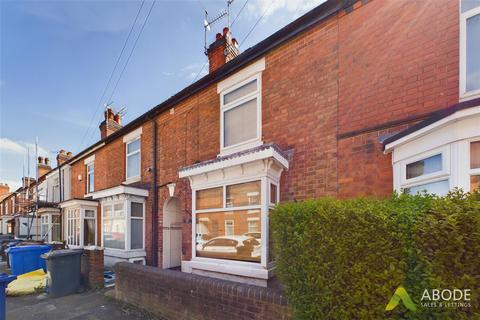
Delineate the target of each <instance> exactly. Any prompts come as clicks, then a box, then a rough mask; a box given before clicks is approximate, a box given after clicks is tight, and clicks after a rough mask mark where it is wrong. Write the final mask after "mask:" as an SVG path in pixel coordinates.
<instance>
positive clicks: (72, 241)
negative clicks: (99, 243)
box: [65, 208, 97, 247]
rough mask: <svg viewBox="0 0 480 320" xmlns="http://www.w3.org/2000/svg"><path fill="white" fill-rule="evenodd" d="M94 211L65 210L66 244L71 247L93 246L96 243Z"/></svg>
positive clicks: (80, 209) (81, 209)
mask: <svg viewBox="0 0 480 320" xmlns="http://www.w3.org/2000/svg"><path fill="white" fill-rule="evenodd" d="M96 221H97V220H96V210H94V209H83V208H72V209H67V214H66V223H65V224H66V226H65V231H66V235H67V244H68V245H71V246H79V247H81V246H93V245H95V243H96V234H97V231H96V225H97V223H96Z"/></svg>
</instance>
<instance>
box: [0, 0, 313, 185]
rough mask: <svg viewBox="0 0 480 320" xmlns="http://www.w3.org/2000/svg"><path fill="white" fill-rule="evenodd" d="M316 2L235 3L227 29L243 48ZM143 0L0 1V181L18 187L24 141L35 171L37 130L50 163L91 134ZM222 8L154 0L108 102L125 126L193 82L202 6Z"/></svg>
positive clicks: (213, 8) (213, 4) (90, 139)
mask: <svg viewBox="0 0 480 320" xmlns="http://www.w3.org/2000/svg"><path fill="white" fill-rule="evenodd" d="M321 2H322V0H295V1H289V0H248V2H246V0H235V1H234V3H233V5H232V20H233V19H234V18H235V17H236V15H237V13H238V12H239V11H240V9H241V8H242V7H243V5H244V4H245V3H246V6H245V8H244V9H243V10H242V12H241V14H240V15H239V16H238V18H237V21H236V22H235V24H234V25H233V26H232V33H233V36H234V37H236V38H237V39H238V40H239V41H240V49H241V51H244V50H245V49H247V48H248V47H251V46H252V45H254V44H256V43H257V42H259V41H261V40H263V39H264V38H265V37H267V36H268V35H270V34H272V33H273V32H275V31H277V30H278V29H280V28H281V27H283V26H284V25H286V24H288V23H289V22H291V21H293V20H294V19H295V18H297V17H299V16H300V15H302V14H303V13H305V12H307V11H308V10H310V9H311V8H313V7H315V6H316V5H318V4H319V3H321ZM141 3H142V1H94V0H85V1H79V0H77V1H62V0H56V1H33V0H32V1H21V0H20V1H12V0H0V182H7V183H9V184H10V185H12V186H13V187H18V186H20V184H21V183H20V179H21V176H22V171H23V169H22V168H23V162H24V158H25V154H26V150H27V149H26V148H30V150H31V151H30V154H31V158H32V160H31V170H30V172H31V175H34V169H33V155H34V149H33V143H34V141H35V137H36V136H38V139H39V146H40V148H39V150H40V151H39V153H40V155H42V156H49V157H50V158H51V159H52V160H54V159H55V154H56V152H57V151H58V150H59V149H65V150H68V151H72V152H73V153H74V154H75V153H77V152H79V151H81V150H82V149H84V148H85V147H87V146H88V145H90V144H92V143H94V142H95V141H97V140H98V139H99V131H98V124H99V122H100V121H101V120H102V117H103V115H102V113H103V104H104V103H106V102H109V101H107V100H108V98H109V97H110V96H112V91H113V87H114V84H115V83H116V81H117V79H118V77H119V75H120V73H121V70H122V69H123V66H124V65H125V62H126V60H127V58H128V55H129V53H130V50H131V49H132V46H133V44H134V40H135V38H136V36H137V34H138V33H139V30H140V27H141V24H142V23H143V21H144V20H145V17H146V16H147V14H148V11H149V9H150V7H151V5H152V2H151V1H145V2H144V4H143V7H142V10H141V11H140V14H139V17H138V21H137V23H136V25H135V27H134V29H133V32H132V35H131V38H130V41H129V42H128V43H127V47H126V49H125V52H124V54H123V56H122V59H121V60H120V63H119V66H118V67H117V70H116V72H115V73H114V76H113V80H112V82H111V84H110V86H109V87H108V88H107V91H106V92H107V94H106V97H105V98H104V99H102V100H101V101H100V98H101V96H102V92H103V91H104V89H105V87H106V84H107V81H108V79H109V76H110V74H111V72H112V70H113V68H114V65H115V62H116V59H117V57H118V55H119V53H120V51H121V49H122V46H123V44H124V41H125V39H126V38H127V35H128V33H129V31H130V28H131V26H132V24H133V21H134V18H135V16H136V15H137V12H138V10H139V8H140V7H141ZM225 7H226V1H208V0H202V1H198V0H195V1H194V0H192V1H161V0H157V1H156V3H155V6H154V7H153V9H152V12H151V15H150V17H149V19H148V22H147V24H146V25H145V28H144V30H143V33H142V35H141V37H140V38H139V40H138V43H137V45H136V48H135V50H134V52H133V54H132V56H131V59H130V61H129V63H128V65H127V67H126V69H125V72H124V74H123V76H122V77H121V79H120V80H119V82H118V86H117V88H116V90H115V91H114V92H113V96H112V99H111V102H113V107H114V108H117V109H119V108H121V107H126V110H127V112H126V114H125V116H124V118H123V122H124V123H127V122H130V121H131V120H133V119H135V118H136V117H137V116H139V115H141V114H142V113H144V112H145V111H147V110H148V109H150V108H152V107H153V106H155V105H157V104H158V103H160V102H162V101H163V100H165V99H166V98H168V97H170V96H171V95H173V94H175V93H176V92H178V91H179V90H181V89H182V88H183V87H185V86H187V85H188V84H190V83H191V82H192V81H193V79H194V77H195V75H196V74H197V73H198V72H199V71H200V68H201V67H202V65H203V64H204V62H205V61H206V57H205V55H204V54H203V45H204V39H203V37H204V35H203V19H204V9H206V10H208V12H209V13H210V15H212V16H213V15H216V14H217V13H219V12H220V11H221V10H222V9H224V8H225ZM265 12H266V14H265V15H264V17H263V19H261V20H260V22H259V23H258V25H257V26H256V28H255V29H254V30H253V32H252V33H251V34H250V36H249V37H248V38H247V39H246V40H245V41H243V42H242V40H243V39H244V38H245V36H246V35H247V34H248V32H249V30H250V29H251V28H252V26H253V25H254V24H255V23H256V22H257V21H258V19H259V18H260V17H261V16H262V15H263V14H264V13H265ZM225 24H226V21H225V20H224V21H222V22H220V23H218V24H216V25H214V26H213V28H212V30H211V32H210V33H209V34H208V39H209V40H208V43H210V42H212V40H213V38H214V35H215V33H216V32H220V31H221V29H222V28H223V27H224V26H225ZM207 67H208V66H207ZM206 70H207V68H204V71H203V72H202V73H201V74H200V76H203V75H204V74H205V73H206ZM99 102H100V103H99ZM95 112H96V114H95ZM92 119H93V120H92ZM53 163H54V164H55V161H53Z"/></svg>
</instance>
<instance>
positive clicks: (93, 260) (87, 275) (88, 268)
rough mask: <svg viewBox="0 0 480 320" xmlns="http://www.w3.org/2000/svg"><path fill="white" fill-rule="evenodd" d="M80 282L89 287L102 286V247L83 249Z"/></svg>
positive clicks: (98, 287)
mask: <svg viewBox="0 0 480 320" xmlns="http://www.w3.org/2000/svg"><path fill="white" fill-rule="evenodd" d="M81 274H82V283H83V285H84V286H85V287H87V288H89V289H101V288H103V287H104V278H103V249H101V248H94V249H87V248H85V249H84V250H83V254H82V260H81Z"/></svg>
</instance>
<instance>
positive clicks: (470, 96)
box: [460, 89, 480, 102]
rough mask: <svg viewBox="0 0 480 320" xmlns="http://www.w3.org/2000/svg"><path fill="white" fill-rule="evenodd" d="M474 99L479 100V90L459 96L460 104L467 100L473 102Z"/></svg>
mask: <svg viewBox="0 0 480 320" xmlns="http://www.w3.org/2000/svg"><path fill="white" fill-rule="evenodd" d="M476 98H480V89H479V90H475V91H471V92H466V93H464V94H461V95H460V102H464V101H468V100H473V99H476Z"/></svg>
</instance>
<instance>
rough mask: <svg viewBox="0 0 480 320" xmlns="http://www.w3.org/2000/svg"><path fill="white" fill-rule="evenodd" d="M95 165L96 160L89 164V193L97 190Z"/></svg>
mask: <svg viewBox="0 0 480 320" xmlns="http://www.w3.org/2000/svg"><path fill="white" fill-rule="evenodd" d="M94 182H95V165H94V162H91V163H89V164H87V193H91V192H93V191H95V187H94V185H95V183H94Z"/></svg>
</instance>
